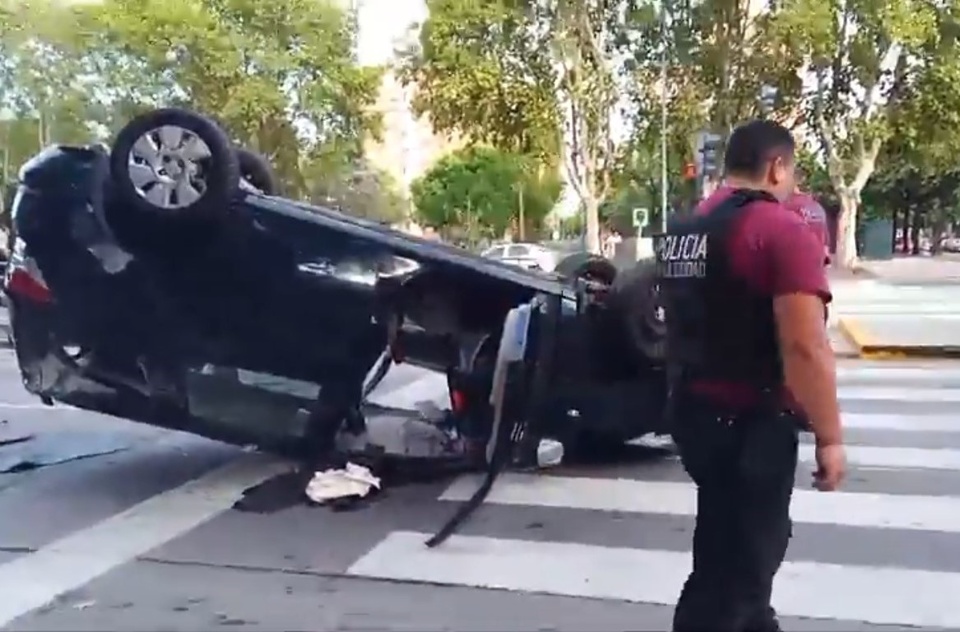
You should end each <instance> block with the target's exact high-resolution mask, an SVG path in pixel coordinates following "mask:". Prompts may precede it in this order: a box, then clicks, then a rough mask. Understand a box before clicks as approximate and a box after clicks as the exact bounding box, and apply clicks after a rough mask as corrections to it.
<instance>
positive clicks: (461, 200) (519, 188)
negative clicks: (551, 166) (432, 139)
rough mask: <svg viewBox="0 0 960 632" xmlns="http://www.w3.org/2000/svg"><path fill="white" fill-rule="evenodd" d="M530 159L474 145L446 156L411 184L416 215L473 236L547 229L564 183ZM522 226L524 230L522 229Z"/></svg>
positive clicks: (439, 226)
mask: <svg viewBox="0 0 960 632" xmlns="http://www.w3.org/2000/svg"><path fill="white" fill-rule="evenodd" d="M537 171H538V170H537V169H536V166H535V165H534V164H532V162H531V160H530V159H529V158H526V157H524V156H522V155H518V154H511V153H508V152H504V151H501V150H498V149H495V148H490V147H481V146H476V147H469V148H467V149H464V150H460V151H457V152H453V153H451V154H449V155H447V156H445V157H444V158H442V159H440V160H439V161H438V162H437V163H436V164H435V165H434V166H433V167H432V168H431V169H430V170H429V171H428V172H427V173H425V174H424V175H423V176H422V177H421V178H420V179H418V180H416V181H415V182H414V183H413V185H412V186H411V194H412V198H413V204H414V207H415V209H416V214H417V216H418V217H419V218H420V220H421V221H422V222H423V223H425V224H427V225H430V226H434V227H435V228H437V229H439V230H441V231H442V232H445V233H447V234H448V235H452V236H455V237H456V236H458V235H455V234H454V233H456V232H457V231H458V230H463V231H466V232H467V233H468V234H467V235H466V236H465V237H467V238H469V239H481V238H482V239H497V238H500V237H502V236H503V234H504V233H505V232H507V231H508V230H515V231H517V232H518V233H521V237H522V236H524V234H526V233H530V232H534V231H538V230H540V229H541V227H542V224H543V220H544V218H545V217H546V215H547V213H549V212H550V210H551V209H552V208H553V206H554V205H555V204H556V201H557V199H558V198H559V195H560V182H559V180H558V179H557V178H555V177H551V176H550V175H546V176H542V175H541V174H539V173H537ZM521 225H522V229H521Z"/></svg>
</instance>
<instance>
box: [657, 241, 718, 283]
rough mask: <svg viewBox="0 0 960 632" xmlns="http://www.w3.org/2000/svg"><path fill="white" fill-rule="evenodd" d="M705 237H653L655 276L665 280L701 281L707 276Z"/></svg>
mask: <svg viewBox="0 0 960 632" xmlns="http://www.w3.org/2000/svg"><path fill="white" fill-rule="evenodd" d="M707 241H708V239H707V235H703V234H699V233H691V234H686V235H658V236H656V237H654V244H655V251H656V255H657V276H659V277H660V278H665V279H691V278H694V279H702V278H705V277H706V275H707Z"/></svg>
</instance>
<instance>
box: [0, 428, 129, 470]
mask: <svg viewBox="0 0 960 632" xmlns="http://www.w3.org/2000/svg"><path fill="white" fill-rule="evenodd" d="M131 445H132V442H131V440H130V437H129V434H128V433H117V432H100V433H98V432H50V433H49V434H41V435H37V436H34V437H32V438H31V439H30V440H28V441H21V442H16V443H13V444H10V443H8V444H7V445H5V446H3V448H2V449H0V474H14V473H17V472H26V471H29V470H35V469H38V468H41V467H47V466H50V465H59V464H61V463H69V462H71V461H79V460H80V459H88V458H92V457H95V456H105V455H108V454H115V453H117V452H122V451H124V450H127V449H129V448H130V447H131Z"/></svg>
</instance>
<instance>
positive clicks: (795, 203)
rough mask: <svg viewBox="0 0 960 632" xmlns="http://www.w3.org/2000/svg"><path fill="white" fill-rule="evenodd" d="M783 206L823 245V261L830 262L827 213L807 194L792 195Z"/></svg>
mask: <svg viewBox="0 0 960 632" xmlns="http://www.w3.org/2000/svg"><path fill="white" fill-rule="evenodd" d="M784 204H785V206H786V207H787V208H788V209H790V210H791V211H793V212H794V213H796V214H797V215H799V216H800V217H801V218H803V221H804V222H806V223H807V226H809V227H810V229H811V230H812V231H813V232H814V234H815V235H816V236H817V239H818V240H820V243H821V244H823V254H824V259H825V260H826V261H827V262H828V263H829V261H830V229H829V228H828V227H827V212H826V211H825V210H823V206H821V204H820V202H817V200H816V198H814V197H813V196H812V195H810V194H808V193H794V194H793V195H791V196H790V198H789V199H788V200H787V201H786V202H785V203H784Z"/></svg>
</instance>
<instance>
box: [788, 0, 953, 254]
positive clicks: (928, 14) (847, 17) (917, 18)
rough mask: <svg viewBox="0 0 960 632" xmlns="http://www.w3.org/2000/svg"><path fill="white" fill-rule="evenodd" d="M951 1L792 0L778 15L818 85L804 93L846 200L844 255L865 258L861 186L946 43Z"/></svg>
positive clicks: (791, 55)
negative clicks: (946, 6)
mask: <svg viewBox="0 0 960 632" xmlns="http://www.w3.org/2000/svg"><path fill="white" fill-rule="evenodd" d="M941 4H943V3H938V2H928V1H927V0H862V1H857V2H841V1H840V0H785V1H784V2H783V3H782V5H781V6H780V7H779V10H778V12H777V14H776V16H775V22H776V29H775V36H776V41H777V42H779V44H780V50H782V51H783V53H784V62H785V63H787V64H788V65H789V64H792V65H795V66H797V67H800V66H801V65H805V68H806V70H807V74H808V75H810V76H811V77H812V78H813V79H814V86H813V87H812V89H810V90H809V91H807V92H806V93H805V94H804V95H803V105H804V106H805V110H806V113H807V117H808V122H809V123H810V126H811V127H812V129H813V130H814V133H815V135H816V137H817V140H818V141H819V143H820V145H821V148H822V151H823V154H824V156H825V158H826V160H825V162H826V166H827V170H828V173H829V175H830V180H831V183H832V185H833V188H834V190H835V191H836V194H837V197H838V199H839V202H840V211H841V215H840V221H839V231H838V235H837V257H836V259H835V261H836V262H837V263H838V264H840V265H846V266H850V265H853V264H855V262H856V259H857V250H856V237H855V231H856V226H857V211H858V207H859V202H860V196H861V192H862V191H863V190H864V187H865V186H866V184H867V182H868V180H869V179H870V177H871V176H872V175H873V172H874V170H875V169H876V166H877V159H878V157H879V155H880V151H881V149H882V147H883V143H884V142H885V141H886V140H887V139H888V138H889V136H890V134H891V119H892V115H893V113H894V112H895V111H896V108H897V106H898V105H899V104H900V103H901V99H902V96H903V93H904V90H905V88H906V86H908V85H909V84H910V83H911V81H912V80H913V75H914V74H915V73H916V72H917V71H918V70H919V69H921V68H922V66H923V64H916V63H914V61H915V59H917V58H918V57H924V56H925V54H926V53H925V51H927V50H929V49H930V48H931V47H933V48H938V47H939V45H940V42H941V41H942V33H941V30H940V29H939V28H938V23H939V21H940V17H938V16H939V15H940V14H941V9H942V7H941V6H940V5H941Z"/></svg>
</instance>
